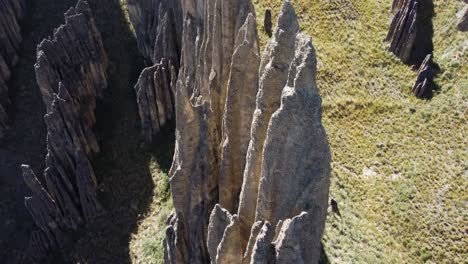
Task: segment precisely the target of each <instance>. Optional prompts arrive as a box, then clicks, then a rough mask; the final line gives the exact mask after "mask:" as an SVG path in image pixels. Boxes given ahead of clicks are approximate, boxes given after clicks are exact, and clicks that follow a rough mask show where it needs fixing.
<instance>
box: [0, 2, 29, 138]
mask: <svg viewBox="0 0 468 264" xmlns="http://www.w3.org/2000/svg"><path fill="white" fill-rule="evenodd" d="M25 9H26V3H25V0H0V138H1V137H3V135H4V134H5V131H6V130H7V128H8V115H7V107H8V104H9V103H10V100H9V99H8V86H7V82H8V80H9V79H10V77H11V72H12V68H13V67H14V66H15V64H16V63H17V62H18V52H19V48H20V43H21V40H22V37H21V28H20V22H21V19H22V18H23V17H24V14H25Z"/></svg>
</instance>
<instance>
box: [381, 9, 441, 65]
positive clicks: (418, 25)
mask: <svg viewBox="0 0 468 264" xmlns="http://www.w3.org/2000/svg"><path fill="white" fill-rule="evenodd" d="M392 8H393V13H394V16H393V18H392V22H391V24H390V28H389V31H388V34H387V37H386V41H388V42H390V46H389V50H390V51H391V52H393V53H394V54H395V55H396V56H397V57H398V58H400V59H401V60H402V61H403V62H404V63H406V64H408V65H418V66H419V65H420V64H421V63H422V62H423V60H424V58H425V57H426V55H427V54H431V53H432V51H433V44H432V35H433V28H432V17H433V12H434V4H433V0H394V1H393V5H392Z"/></svg>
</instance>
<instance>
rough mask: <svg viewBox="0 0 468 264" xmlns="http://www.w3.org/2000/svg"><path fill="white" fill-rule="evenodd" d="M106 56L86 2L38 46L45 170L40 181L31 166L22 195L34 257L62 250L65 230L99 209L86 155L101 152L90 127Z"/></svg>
mask: <svg viewBox="0 0 468 264" xmlns="http://www.w3.org/2000/svg"><path fill="white" fill-rule="evenodd" d="M106 68H107V56H106V53H105V51H104V48H103V45H102V40H101V35H100V33H99V31H98V30H97V28H96V26H95V23H94V19H93V16H92V14H91V11H90V9H89V6H88V4H87V2H86V1H82V0H79V1H78V3H77V5H76V7H74V8H70V9H69V10H68V11H67V12H66V13H65V24H64V25H61V26H60V27H59V28H57V29H56V30H55V31H54V35H53V38H51V39H46V40H44V41H42V42H41V43H40V44H39V45H38V48H37V63H36V65H35V70H36V78H37V83H38V85H39V88H40V90H41V93H42V96H43V99H44V103H45V105H46V108H47V114H46V115H45V117H44V119H45V122H46V125H47V151H48V152H47V157H46V169H45V171H44V176H43V179H44V180H45V184H42V183H41V182H40V181H39V180H38V179H37V177H36V176H35V174H34V172H33V171H32V170H31V169H30V167H29V166H27V165H24V166H23V177H24V179H25V182H26V183H27V184H28V186H29V187H30V189H31V190H32V193H33V196H32V197H27V198H26V199H25V204H26V207H27V208H28V210H29V212H30V213H31V215H32V217H33V220H34V222H35V223H36V226H37V227H38V228H39V230H38V231H36V232H34V234H33V235H32V236H31V241H30V246H29V250H28V252H27V253H28V255H29V256H30V257H31V258H33V259H36V260H40V259H41V258H43V257H44V256H45V255H46V254H47V252H48V251H49V250H51V249H60V248H61V247H62V246H63V245H62V244H63V239H64V232H66V231H69V230H76V229H77V228H78V227H80V226H81V225H82V224H83V223H84V222H86V221H89V220H91V219H93V218H95V217H96V216H98V215H99V214H101V213H102V207H101V205H100V204H99V202H98V201H97V197H96V178H95V175H94V172H93V168H92V167H91V164H90V162H89V157H90V156H91V155H93V154H95V153H98V152H99V146H98V142H97V139H96V136H95V134H94V132H93V127H94V125H95V123H96V117H95V113H94V112H95V108H96V101H97V99H98V98H99V97H101V96H102V94H103V91H104V89H105V88H106V86H107V76H106Z"/></svg>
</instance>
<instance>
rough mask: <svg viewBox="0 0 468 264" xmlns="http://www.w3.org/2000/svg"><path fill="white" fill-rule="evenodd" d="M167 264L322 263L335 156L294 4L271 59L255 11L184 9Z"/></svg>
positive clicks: (190, 5) (229, 6) (228, 5)
mask: <svg viewBox="0 0 468 264" xmlns="http://www.w3.org/2000/svg"><path fill="white" fill-rule="evenodd" d="M182 9H183V10H184V11H186V13H185V14H186V15H185V18H184V31H183V32H184V33H183V35H182V54H181V66H180V72H179V76H178V80H177V86H176V92H175V109H176V116H177V119H176V149H175V154H174V161H173V164H172V168H171V171H170V176H171V191H172V197H173V201H174V207H175V209H176V212H175V213H174V214H173V215H172V216H171V217H170V218H169V219H168V224H169V225H168V227H167V229H166V238H165V240H164V250H165V262H166V263H210V262H211V263H217V264H218V263H273V262H277V263H293V262H294V263H296V262H297V263H316V262H317V261H318V258H319V255H320V242H321V237H322V234H323V230H324V225H325V218H326V209H327V205H328V191H329V186H330V171H331V168H330V162H331V155H330V149H329V144H328V141H327V137H326V133H325V130H324V128H323V126H322V124H321V97H320V95H319V93H318V90H317V87H316V84H315V75H316V56H315V50H314V48H313V46H312V42H311V39H310V37H309V36H307V35H304V34H302V33H300V32H299V24H298V21H297V16H296V13H295V11H294V8H293V6H292V4H291V2H289V1H286V2H285V4H284V5H283V9H282V12H281V14H280V16H279V18H278V25H277V28H276V29H275V31H274V33H273V38H272V39H271V40H270V42H269V44H268V46H267V48H266V50H265V51H264V53H263V55H262V56H260V54H259V44H258V35H257V24H256V23H257V22H256V19H255V13H254V9H253V6H252V3H251V2H250V1H249V0H243V1H238V0H228V1H220V0H216V1H182Z"/></svg>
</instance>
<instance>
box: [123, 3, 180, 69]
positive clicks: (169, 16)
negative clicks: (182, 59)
mask: <svg viewBox="0 0 468 264" xmlns="http://www.w3.org/2000/svg"><path fill="white" fill-rule="evenodd" d="M127 5H128V13H129V17H130V21H131V22H132V25H133V28H134V30H135V33H136V36H137V41H138V47H139V49H140V52H141V53H142V54H143V56H145V58H146V59H147V61H148V62H150V61H151V62H152V63H153V64H156V63H159V62H160V61H161V59H162V58H166V59H172V60H173V61H175V60H177V61H178V60H179V55H178V54H179V53H180V47H181V41H182V39H181V37H182V25H183V13H182V7H181V2H180V0H129V1H128V3H127ZM177 66H178V65H177Z"/></svg>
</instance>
